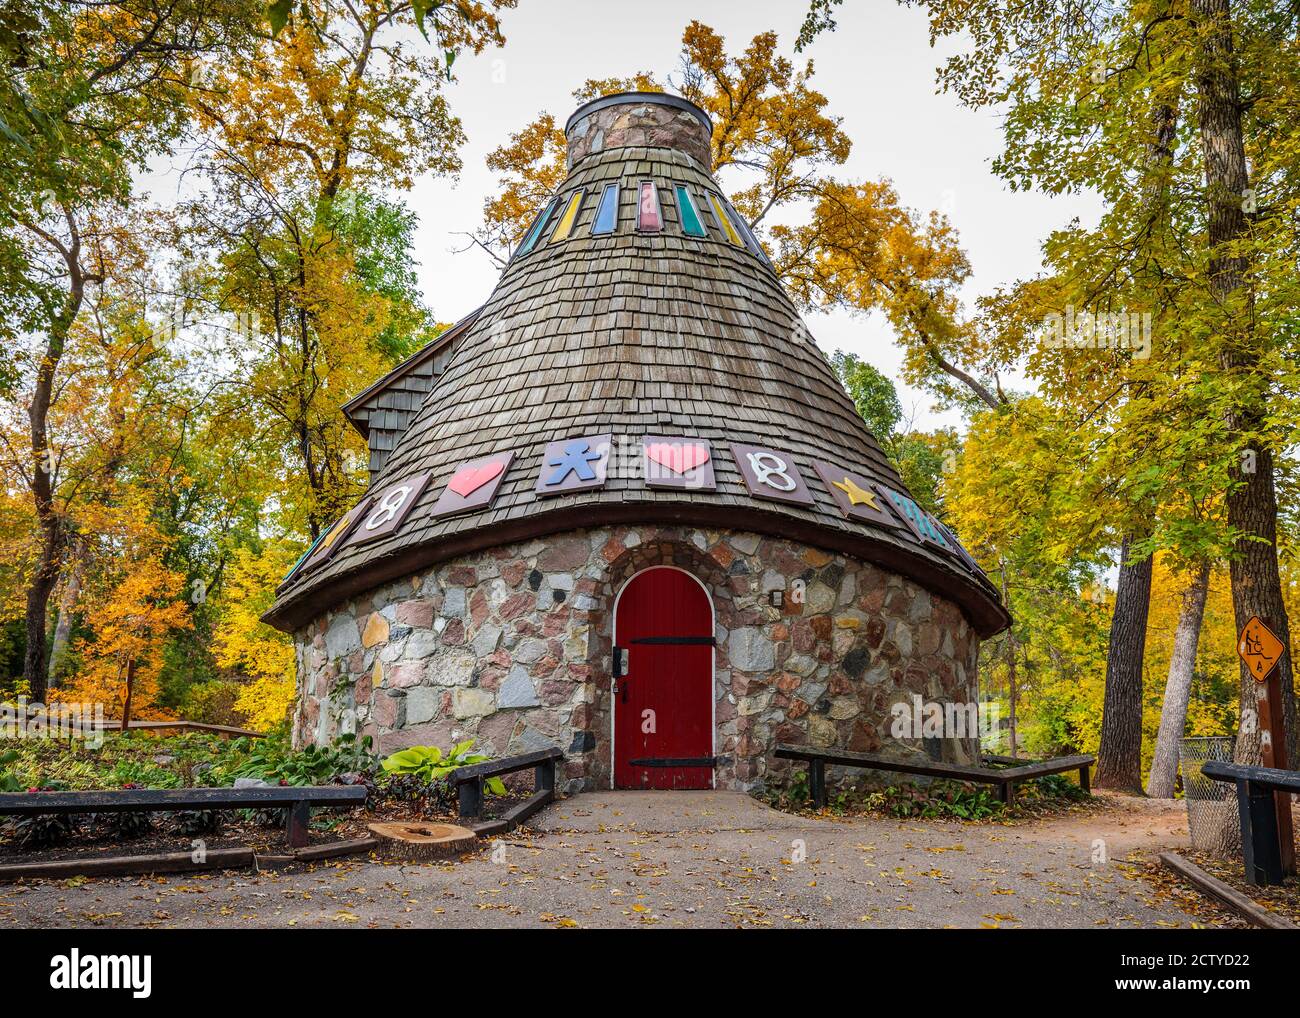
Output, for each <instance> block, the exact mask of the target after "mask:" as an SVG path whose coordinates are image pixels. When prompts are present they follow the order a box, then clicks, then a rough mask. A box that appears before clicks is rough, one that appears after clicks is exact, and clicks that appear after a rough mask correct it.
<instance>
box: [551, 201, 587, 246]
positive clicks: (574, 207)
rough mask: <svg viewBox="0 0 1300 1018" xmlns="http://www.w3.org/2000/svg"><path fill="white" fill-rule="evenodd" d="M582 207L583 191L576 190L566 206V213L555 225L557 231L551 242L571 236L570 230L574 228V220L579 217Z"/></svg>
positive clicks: (553, 234) (552, 235)
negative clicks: (579, 210)
mask: <svg viewBox="0 0 1300 1018" xmlns="http://www.w3.org/2000/svg"><path fill="white" fill-rule="evenodd" d="M581 207H582V191H580V190H579V191H574V192H573V194H572V195H571V196H570V198H569V204H568V205H566V206H565V207H564V215H562V216H560V221H559V222H558V223H557V224H556V225H555V232H554V233H552V234H551V243H555V241H557V240H564V239H565V238H566V237H568V236H569V231H570V230H572V229H573V221H574V220H575V219H577V218H578V209H579V208H581Z"/></svg>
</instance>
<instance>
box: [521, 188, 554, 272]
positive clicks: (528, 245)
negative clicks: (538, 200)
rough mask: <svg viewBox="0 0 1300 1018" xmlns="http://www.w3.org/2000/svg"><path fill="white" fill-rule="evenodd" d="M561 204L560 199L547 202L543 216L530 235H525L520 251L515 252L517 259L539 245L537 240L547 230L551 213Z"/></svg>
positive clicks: (536, 222)
mask: <svg viewBox="0 0 1300 1018" xmlns="http://www.w3.org/2000/svg"><path fill="white" fill-rule="evenodd" d="M559 204H560V199H559V198H558V197H556V198H552V199H551V200H550V201H549V202H547V204H546V208H544V209H542V211H541V214H540V215H539V216H538V217H537V219H536V221H535V222H534V223H533V225H532V226H531V227H530V228H529V230H528V233H527V234H525V235H524V241H523V243H522V244H520V245H519V250H518V251H516V252H515V257H516V258H518V257H519V256H520V255H526V254H527V253H528V252H529V251H531V250H532V249H533V245H534V244H536V243H537V238H538V237H540V236H541V235H542V231H543V230H544V229H546V223H547V221H548V220H549V219H550V218H551V213H552V212H554V211H555V207H556V206H557V205H559Z"/></svg>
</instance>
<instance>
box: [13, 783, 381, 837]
mask: <svg viewBox="0 0 1300 1018" xmlns="http://www.w3.org/2000/svg"><path fill="white" fill-rule="evenodd" d="M365 801H366V790H365V788H364V787H362V786H361V785H305V786H304V785H274V786H271V787H268V788H122V789H115V790H113V791H96V792H5V793H2V794H0V816H33V815H38V814H42V813H125V812H138V813H155V812H170V811H174V810H195V809H265V808H269V807H287V808H288V810H289V817H288V821H287V823H286V831H287V833H288V839H289V845H290V846H291V847H293V848H301V847H303V846H304V845H306V844H307V822H308V821H309V820H310V819H311V807H312V806H361V805H364V804H365Z"/></svg>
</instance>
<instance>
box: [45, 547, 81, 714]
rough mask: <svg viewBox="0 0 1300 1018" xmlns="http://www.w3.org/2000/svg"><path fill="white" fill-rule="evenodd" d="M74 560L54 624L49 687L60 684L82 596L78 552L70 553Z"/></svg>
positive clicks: (52, 687)
mask: <svg viewBox="0 0 1300 1018" xmlns="http://www.w3.org/2000/svg"><path fill="white" fill-rule="evenodd" d="M69 554H70V556H71V558H72V562H71V565H70V568H69V569H68V578H67V582H66V583H65V584H64V587H63V597H62V598H61V599H60V600H59V620H58V622H57V623H55V626H54V641H53V643H51V645H50V671H49V688H50V689H54V688H56V687H57V686H58V684H59V674H58V673H59V666H60V665H61V664H62V663H63V658H64V656H65V655H66V654H67V652H68V641H69V639H70V638H71V636H72V616H73V613H74V612H75V611H76V610H77V600H78V599H79V598H80V597H81V562H80V561H79V559H78V557H77V553H76V552H75V551H72V552H70V553H69Z"/></svg>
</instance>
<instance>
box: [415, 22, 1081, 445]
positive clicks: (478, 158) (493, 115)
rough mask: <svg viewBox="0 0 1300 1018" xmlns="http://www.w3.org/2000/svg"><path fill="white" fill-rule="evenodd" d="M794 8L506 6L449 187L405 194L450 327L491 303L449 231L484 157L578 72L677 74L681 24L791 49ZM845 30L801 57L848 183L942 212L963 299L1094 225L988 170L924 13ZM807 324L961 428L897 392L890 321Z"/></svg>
mask: <svg viewBox="0 0 1300 1018" xmlns="http://www.w3.org/2000/svg"><path fill="white" fill-rule="evenodd" d="M805 9H806V4H805V3H804V2H803V0H783V2H777V0H748V2H735V0H732V2H709V0H689V2H686V0H656V2H654V3H633V2H629V0H603V2H600V3H594V2H590V0H588V2H581V0H544V2H543V0H520V4H519V8H518V9H517V10H514V11H507V12H505V15H504V18H503V25H504V30H505V35H506V39H507V42H506V45H505V47H504V48H503V49H501V50H496V51H488V52H485V53H483V54H482V55H481V56H479V57H477V58H465V59H463V62H458V63H457V65H456V70H457V73H458V78H459V80H458V81H457V83H456V84H455V85H454V86H452V88H451V90H450V93H449V97H450V99H451V101H452V108H453V109H454V110H455V112H456V113H457V114H458V115H459V116H460V118H461V120H462V121H463V122H464V125H465V133H466V135H467V136H468V143H467V144H466V145H465V146H464V148H463V150H462V158H463V160H464V164H465V166H464V171H463V172H462V173H461V175H460V179H459V181H458V182H456V183H452V182H450V181H447V180H440V179H425V180H421V181H419V182H418V183H417V184H416V187H415V190H414V192H413V193H412V194H410V195H409V196H407V201H408V202H409V204H410V205H411V206H412V207H413V208H414V209H415V211H416V212H417V213H418V214H419V216H420V231H419V234H418V243H417V253H418V256H419V259H420V262H421V266H422V271H421V279H422V281H423V285H424V292H425V295H426V297H427V298H428V302H429V305H430V307H432V308H433V310H434V312H435V313H436V314H437V316H438V317H439V319H441V320H443V321H454V320H455V319H457V318H459V317H460V316H461V315H463V314H464V313H465V312H467V311H470V310H471V309H472V308H474V307H475V306H477V305H478V304H479V303H480V302H481V301H482V300H483V299H484V298H486V297H487V295H488V293H489V292H490V291H491V289H492V286H493V284H494V283H495V280H496V276H497V271H496V269H495V268H494V267H493V265H492V263H491V262H490V260H489V259H488V258H487V256H486V255H484V254H483V253H482V252H479V251H473V250H471V251H465V252H463V253H454V252H455V250H456V249H457V248H458V247H462V246H463V241H461V240H460V239H459V238H458V237H457V236H456V234H457V232H458V231H469V230H472V229H473V228H474V227H475V226H476V225H478V222H479V213H480V210H481V208H482V205H483V200H484V198H485V196H487V195H488V194H490V193H491V192H492V191H493V190H494V187H495V182H494V179H493V176H492V175H491V174H489V172H488V171H487V169H486V167H485V166H484V162H483V159H484V156H485V155H486V154H487V153H488V152H489V151H491V150H492V149H493V148H495V147H496V146H497V145H499V144H501V142H502V141H503V140H505V138H506V137H507V136H508V135H509V134H510V133H511V132H512V131H517V130H519V129H520V128H521V127H523V126H524V125H525V124H527V123H528V122H529V121H530V120H532V119H533V118H534V117H535V116H536V115H537V114H538V113H539V112H541V111H543V110H546V111H550V112H552V113H554V114H555V116H556V118H557V120H558V121H559V122H560V123H563V122H564V120H565V118H566V117H567V116H568V115H569V113H571V112H572V110H573V108H574V106H575V105H576V104H575V102H574V101H573V99H572V97H571V93H572V91H573V90H574V89H575V88H576V87H578V86H579V85H581V84H582V82H583V81H585V80H586V79H587V78H604V77H614V76H628V75H630V74H632V73H633V72H635V71H638V70H650V71H652V72H654V73H655V75H656V76H657V77H658V78H659V79H660V80H663V79H664V78H665V77H666V76H667V75H669V74H673V73H675V72H676V70H677V65H678V55H679V53H680V51H681V34H682V30H683V28H685V26H686V25H687V24H688V23H689V22H690V21H691V19H693V18H698V19H699V20H701V21H703V22H704V23H705V24H707V25H709V26H711V27H712V28H713V29H714V30H715V31H717V32H719V33H720V34H722V35H723V36H724V37H725V39H726V42H727V52H728V53H737V52H739V51H741V50H742V49H743V48H744V47H745V45H747V44H748V42H749V40H750V39H751V38H752V37H753V36H754V35H756V34H758V33H759V32H763V31H766V30H768V29H774V30H775V31H776V32H777V34H778V36H779V38H780V43H781V46H782V49H783V50H784V52H786V53H787V54H790V55H793V54H792V48H793V41H794V38H795V37H796V35H797V34H798V31H799V26H800V24H801V22H802V19H803V15H804V12H805ZM837 19H838V21H839V28H838V30H837V31H835V32H834V33H829V34H825V35H822V36H821V37H819V38H818V40H817V42H816V43H814V44H813V46H812V47H810V48H809V49H808V50H807V51H805V53H804V57H811V58H812V59H813V60H814V62H815V65H816V76H815V78H814V85H815V86H816V87H817V88H819V89H820V90H821V91H822V92H823V93H824V94H825V95H826V97H827V98H828V99H829V101H830V105H829V109H830V112H831V113H832V114H834V115H837V116H841V117H843V118H844V127H845V130H846V131H847V133H848V135H849V137H850V138H851V139H852V140H853V153H852V155H851V156H850V159H849V162H848V164H847V165H846V166H844V167H841V168H839V169H838V170H836V173H837V175H839V176H841V177H842V178H844V179H879V178H881V177H888V178H890V179H891V180H892V181H893V182H894V185H895V187H896V188H897V190H898V193H899V195H900V197H901V199H902V201H903V202H904V203H905V204H907V205H909V206H911V207H913V208H916V209H920V210H922V211H929V210H930V209H939V210H941V211H943V212H944V213H946V214H947V215H948V216H949V218H950V219H951V220H952V221H953V223H954V224H955V225H956V227H957V229H958V231H959V232H960V236H961V242H962V244H963V246H964V247H965V249H966V251H967V253H968V254H969V256H970V259H971V263H972V266H973V268H974V276H973V279H972V280H971V282H970V284H969V285H968V287H967V293H968V295H969V296H974V295H976V294H979V293H984V292H988V291H990V290H992V289H993V288H995V287H996V286H998V285H999V284H1005V283H1010V282H1012V281H1014V280H1016V279H1019V278H1023V277H1026V276H1031V275H1033V274H1034V273H1035V272H1036V271H1037V268H1038V266H1039V263H1040V258H1039V244H1040V242H1041V240H1042V238H1043V237H1044V236H1046V234H1047V232H1048V231H1049V230H1051V229H1053V228H1054V227H1055V226H1057V225H1059V224H1063V223H1065V222H1067V221H1068V220H1069V219H1071V218H1073V217H1074V216H1076V215H1077V216H1080V217H1082V218H1084V219H1085V221H1087V220H1091V219H1093V218H1094V217H1095V215H1096V212H1095V208H1094V205H1093V203H1092V202H1091V201H1089V200H1088V199H1086V198H1073V199H1071V198H1067V199H1055V200H1053V199H1048V198H1045V197H1042V196H1040V195H1034V194H1026V193H1024V192H1018V193H1012V192H1011V191H1010V189H1009V188H1007V187H1006V186H1005V185H1004V184H1003V183H1002V182H1001V181H1000V180H998V179H997V178H996V177H994V176H993V174H992V173H991V171H990V169H989V165H990V160H991V159H992V158H993V156H994V155H996V154H997V152H998V151H999V147H1000V131H999V121H998V118H997V116H996V115H995V114H993V113H990V112H982V111H981V112H973V111H971V110H968V109H965V108H963V107H962V106H960V105H959V104H958V103H957V102H956V101H955V100H954V99H953V97H951V96H946V95H938V94H936V89H935V84H934V80H935V77H934V71H935V68H936V66H937V65H938V64H939V63H940V61H941V59H942V56H943V52H942V51H938V50H934V49H931V48H930V45H929V33H928V30H927V22H926V18H925V16H924V14H923V13H922V12H919V11H917V10H912V9H905V8H902V7H900V6H898V5H897V4H894V3H891V2H886V0H870V2H858V0H854V2H851V3H848V4H845V5H844V6H843V8H842V9H841V11H840V13H839V14H838V15H837ZM808 325H809V328H810V329H811V330H812V333H813V335H814V336H815V337H816V338H817V341H818V343H819V344H820V345H821V346H822V348H823V349H824V350H826V351H827V352H830V351H832V350H835V349H844V350H850V351H852V352H854V353H856V354H858V355H859V356H861V357H863V358H865V359H866V360H868V361H869V362H870V363H872V364H874V365H875V366H876V367H877V368H879V369H880V370H882V371H884V372H885V373H886V374H888V375H889V376H890V377H891V378H893V379H894V381H895V383H896V384H898V386H899V393H900V396H901V397H902V400H903V404H904V410H905V412H906V413H911V412H912V411H913V410H915V411H916V423H917V425H918V426H921V427H925V428H929V427H933V426H935V425H936V424H939V423H957V419H956V416H955V415H952V414H943V415H939V414H935V413H933V412H931V408H930V405H929V400H928V399H927V397H925V395H924V394H922V393H919V392H916V391H913V390H909V389H907V388H906V387H905V386H903V384H902V382H901V379H900V378H899V375H898V365H899V361H900V357H899V352H898V349H897V347H896V346H895V344H894V341H893V337H892V335H891V333H890V330H889V327H888V324H887V323H886V322H885V321H884V320H883V317H882V316H880V315H874V316H871V317H870V318H866V319H864V318H861V317H854V316H850V315H848V314H844V313H838V312H837V313H833V314H827V315H818V316H814V317H813V318H812V319H811V320H810V321H809V322H808Z"/></svg>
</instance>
